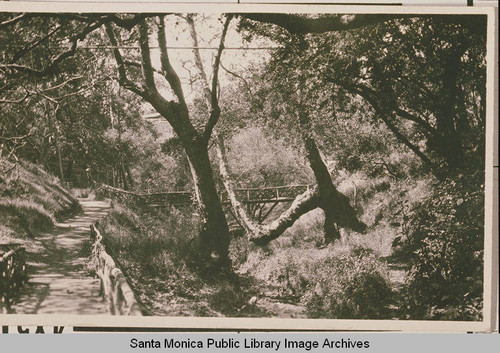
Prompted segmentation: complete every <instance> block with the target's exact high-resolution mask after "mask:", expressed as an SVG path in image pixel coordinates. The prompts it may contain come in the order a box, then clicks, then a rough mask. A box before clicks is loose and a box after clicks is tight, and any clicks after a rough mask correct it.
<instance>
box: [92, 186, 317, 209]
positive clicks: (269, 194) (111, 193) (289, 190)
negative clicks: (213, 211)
mask: <svg viewBox="0 0 500 353" xmlns="http://www.w3.org/2000/svg"><path fill="white" fill-rule="evenodd" d="M312 187H313V185H310V184H304V185H284V186H268V187H259V188H236V189H235V193H236V195H237V196H238V198H239V199H240V200H241V202H243V203H244V204H247V203H268V202H271V203H274V202H290V201H293V200H294V199H295V198H296V197H297V196H298V195H300V194H302V193H304V192H305V191H306V190H309V189H311V188H312ZM99 193H101V194H102V195H104V196H107V197H112V198H115V199H118V200H121V201H123V200H126V199H130V198H134V199H141V200H143V201H144V202H146V203H148V204H155V205H165V204H169V205H176V206H185V205H190V204H192V203H193V201H194V192H193V191H158V192H148V193H139V192H134V191H128V190H123V189H118V188H114V187H112V186H109V185H102V186H101V187H100V189H99ZM220 197H221V199H222V200H223V201H228V200H229V199H228V196H227V192H226V191H225V190H224V191H222V193H221V195H220Z"/></svg>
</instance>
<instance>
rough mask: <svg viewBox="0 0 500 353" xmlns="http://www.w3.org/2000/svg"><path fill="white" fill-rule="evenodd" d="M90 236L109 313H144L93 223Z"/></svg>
mask: <svg viewBox="0 0 500 353" xmlns="http://www.w3.org/2000/svg"><path fill="white" fill-rule="evenodd" d="M90 238H91V241H92V242H93V245H92V259H93V262H94V264H95V272H96V274H97V276H98V277H99V279H100V280H101V293H102V295H103V297H104V300H105V302H106V307H107V309H108V311H109V313H110V314H112V315H131V316H141V315H143V314H144V309H143V308H141V306H140V304H139V303H138V302H137V300H136V298H135V294H134V292H133V291H132V288H130V286H129V284H128V283H127V279H126V278H125V275H124V274H123V272H122V271H121V270H120V269H119V268H118V267H117V266H116V263H115V261H114V260H113V258H112V257H111V256H110V255H109V254H108V253H107V252H106V249H105V247H104V244H102V235H101V233H100V232H99V230H98V229H97V228H96V227H95V225H93V224H92V225H91V226H90Z"/></svg>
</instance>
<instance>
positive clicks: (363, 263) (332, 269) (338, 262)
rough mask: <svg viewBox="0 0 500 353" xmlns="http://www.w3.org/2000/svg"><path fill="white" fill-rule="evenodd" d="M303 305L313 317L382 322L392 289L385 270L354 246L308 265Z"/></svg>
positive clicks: (376, 258) (367, 254)
mask: <svg viewBox="0 0 500 353" xmlns="http://www.w3.org/2000/svg"><path fill="white" fill-rule="evenodd" d="M308 272H309V273H310V274H311V275H310V279H309V285H308V287H307V290H306V293H305V295H304V297H303V302H304V304H305V306H306V308H307V311H308V313H309V315H310V316H311V317H313V318H319V317H322V318H335V319H384V318H388V316H389V309H388V306H389V303H390V301H391V286H390V282H389V279H388V275H387V268H386V266H385V264H383V263H382V262H381V261H380V259H378V257H377V256H375V255H374V254H373V252H372V251H371V250H369V249H367V248H361V247H356V248H353V249H351V250H350V251H342V252H340V253H339V254H338V255H334V256H328V257H325V258H324V259H322V260H321V261H318V262H316V263H313V264H311V266H310V268H309V269H308Z"/></svg>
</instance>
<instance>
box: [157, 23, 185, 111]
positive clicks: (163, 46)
mask: <svg viewBox="0 0 500 353" xmlns="http://www.w3.org/2000/svg"><path fill="white" fill-rule="evenodd" d="M158 45H159V47H160V61H161V70H162V74H163V76H164V77H165V79H166V80H167V82H168V83H169V84H170V87H171V88H172V90H173V91H174V94H175V95H176V96H177V99H178V100H179V103H180V104H183V105H186V101H185V98H184V91H183V90H182V84H181V80H180V79H179V76H178V75H177V72H175V70H174V68H173V67H172V65H171V63H170V59H169V57H168V50H167V37H166V35H165V16H160V19H159V22H158Z"/></svg>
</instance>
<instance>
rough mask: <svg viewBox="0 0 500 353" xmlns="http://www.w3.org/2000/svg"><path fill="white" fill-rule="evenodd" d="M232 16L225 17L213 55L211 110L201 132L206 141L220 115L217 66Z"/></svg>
mask: <svg viewBox="0 0 500 353" xmlns="http://www.w3.org/2000/svg"><path fill="white" fill-rule="evenodd" d="M231 19H232V16H231V15H228V16H227V18H226V22H225V23H224V28H223V30H222V35H221V38H220V43H219V49H218V50H217V55H216V56H215V62H214V65H213V74H212V91H211V101H210V104H211V105H212V111H211V112H210V117H209V118H208V122H207V124H206V125H205V131H204V132H203V137H204V138H205V140H206V141H207V142H208V140H209V139H210V136H211V135H212V131H213V129H214V127H215V125H216V124H217V121H218V120H219V117H220V107H219V100H218V96H217V84H218V81H219V66H220V59H221V56H222V51H223V50H224V41H225V39H226V34H227V29H228V27H229V23H230V22H231Z"/></svg>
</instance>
